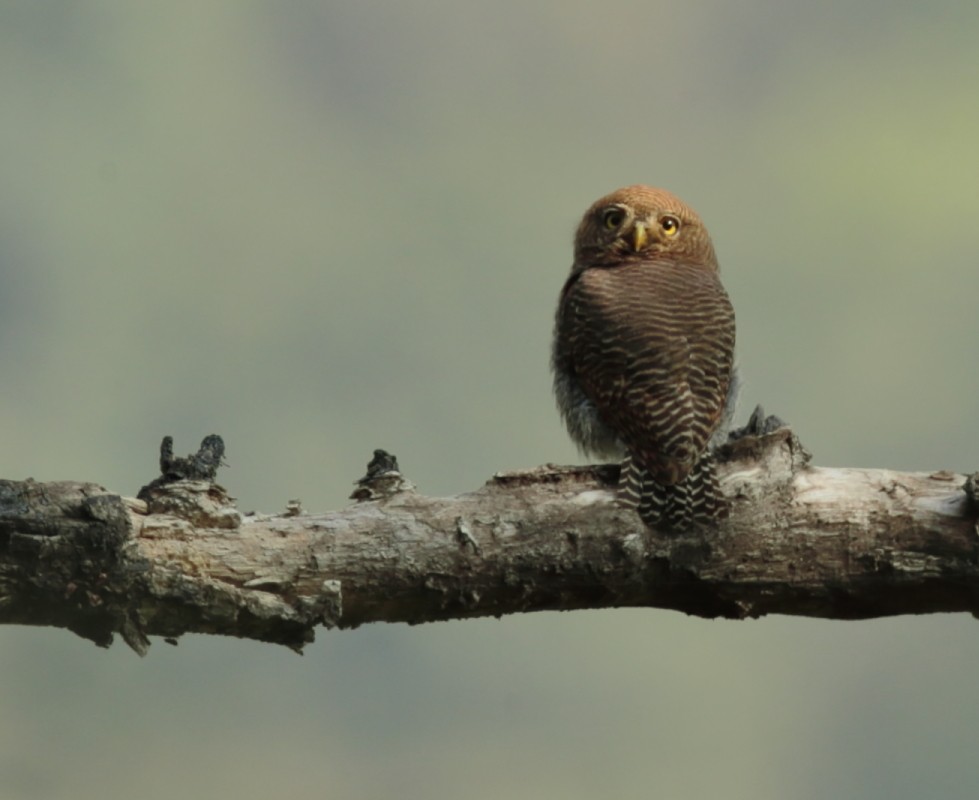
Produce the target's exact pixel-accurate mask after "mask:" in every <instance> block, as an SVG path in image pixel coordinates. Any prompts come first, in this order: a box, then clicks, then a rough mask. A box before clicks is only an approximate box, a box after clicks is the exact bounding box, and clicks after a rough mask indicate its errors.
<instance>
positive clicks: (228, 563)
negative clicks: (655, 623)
mask: <svg viewBox="0 0 979 800" xmlns="http://www.w3.org/2000/svg"><path fill="white" fill-rule="evenodd" d="M202 452H203V451H202ZM218 455H219V454H218ZM719 458H720V461H721V463H720V475H721V482H722V486H723V488H724V491H725V494H726V496H727V497H728V500H729V503H730V507H731V514H730V517H729V519H727V520H726V521H725V522H723V523H722V524H720V525H719V526H718V527H716V528H710V529H701V530H697V531H693V532H690V533H688V534H685V535H682V536H666V535H663V534H660V533H657V532H655V531H651V530H649V529H647V528H645V527H644V526H643V525H642V523H641V522H640V521H639V519H638V517H636V515H635V514H634V513H633V512H631V511H629V510H628V509H623V508H620V507H618V506H617V505H616V504H615V502H614V493H613V489H614V485H615V480H616V478H617V472H618V469H617V467H615V466H608V465H606V466H591V467H558V466H553V465H546V466H543V467H538V468H536V469H532V470H526V471H521V472H509V473H501V474H497V475H495V476H494V477H493V478H492V480H490V481H489V482H488V483H487V484H486V485H485V486H483V487H482V488H480V489H478V490H477V491H474V492H471V493H468V494H463V495H459V496H457V497H449V498H434V497H425V496H423V495H420V494H418V493H417V492H415V490H414V488H413V487H412V486H411V485H410V484H409V483H408V482H407V480H406V479H405V478H404V477H403V476H402V475H401V474H400V473H399V472H398V471H397V470H396V468H395V467H396V462H393V460H392V461H389V462H384V461H383V459H382V461H380V462H376V463H378V464H381V466H380V467H377V468H375V469H374V472H373V473H370V472H369V474H368V476H367V477H365V478H364V479H362V480H361V481H360V486H359V488H358V490H357V492H355V496H356V497H357V498H358V501H357V502H356V503H355V504H353V505H351V506H350V507H348V508H346V509H344V510H342V511H336V512H331V513H326V514H305V513H302V512H301V509H299V508H298V505H294V506H293V507H291V508H290V509H289V510H288V511H287V513H286V514H283V515H264V514H263V515H252V516H246V517H242V516H241V515H240V514H239V513H238V512H237V510H235V509H234V507H233V506H232V503H231V500H230V498H229V497H228V495H227V493H226V492H225V491H224V490H223V489H222V488H221V487H220V486H218V485H217V484H215V483H213V482H211V481H209V480H190V479H187V478H186V477H185V475H186V474H187V473H186V471H185V472H184V473H183V474H170V475H169V477H168V478H161V479H158V480H157V481H154V482H153V483H152V484H150V485H149V486H147V487H145V488H144V491H143V492H142V493H141V497H142V499H135V498H124V497H120V496H118V495H116V494H112V493H111V492H107V491H106V490H105V489H103V488H102V487H100V486H96V485H94V484H88V483H72V482H64V483H36V482H34V481H30V480H28V481H21V482H16V481H0V623H8V624H11V623H12V624H22V625H55V626H59V627H64V628H68V629H70V630H72V631H74V632H76V633H78V634H79V635H82V636H85V637H86V638H89V639H91V640H93V641H95V642H96V643H98V644H100V645H104V646H107V645H108V644H109V643H111V641H112V639H113V634H114V633H120V634H121V635H122V636H123V638H124V639H125V640H126V641H127V642H128V643H129V644H130V645H131V646H132V647H133V648H134V649H135V650H137V652H140V653H143V652H145V651H146V648H147V646H148V644H149V640H148V638H147V637H149V636H162V637H166V638H167V639H168V640H170V641H173V640H175V638H176V637H179V636H181V635H182V634H184V633H188V632H195V633H211V634H222V635H230V636H239V637H248V638H253V639H259V640H262V641H269V642H278V643H281V644H285V645H288V646H290V647H292V648H294V649H296V650H300V649H301V648H302V646H303V645H304V644H305V643H307V642H309V641H312V639H313V632H314V629H315V628H316V627H317V626H318V625H324V626H326V627H328V628H332V627H340V628H351V627H356V626H358V625H361V624H363V623H366V622H379V621H385V622H408V623H411V624H414V623H420V622H429V621H433V620H446V619H460V618H466V617H479V616H487V615H493V616H497V617H499V616H501V615H503V614H510V613H516V612H528V611H543V610H571V609H578V608H610V607H619V606H646V607H656V608H668V609H676V610H678V611H683V612H685V613H688V614H695V615H698V616H703V617H732V618H745V617H758V616H762V615H764V614H772V613H778V614H797V615H806V616H816V617H827V618H836V619H857V618H865V617H875V616H886V615H893V614H911V613H933V612H948V611H970V612H972V613H973V614H976V613H977V611H979V526H977V511H979V502H977V490H976V485H977V481H976V476H972V477H969V478H967V477H966V476H963V475H957V474H954V473H949V472H939V473H933V474H926V473H899V472H891V471H887V470H872V469H832V468H818V467H813V466H810V465H809V456H808V453H806V451H805V450H804V449H803V447H802V446H801V444H800V443H799V441H798V439H797V438H796V437H795V436H794V435H793V434H792V432H791V431H790V430H789V429H787V428H782V429H780V430H777V431H775V432H773V433H769V434H765V435H761V436H753V435H749V436H744V437H743V438H741V439H739V440H737V441H734V442H732V443H730V444H728V445H725V446H724V447H723V448H722V449H721V451H720V453H719ZM177 461H180V460H174V461H172V462H170V463H174V464H175V463H177ZM161 464H162V465H163V467H164V472H166V464H165V463H164V460H163V459H161ZM372 466H375V465H374V464H372ZM215 468H216V464H215ZM207 474H213V473H207Z"/></svg>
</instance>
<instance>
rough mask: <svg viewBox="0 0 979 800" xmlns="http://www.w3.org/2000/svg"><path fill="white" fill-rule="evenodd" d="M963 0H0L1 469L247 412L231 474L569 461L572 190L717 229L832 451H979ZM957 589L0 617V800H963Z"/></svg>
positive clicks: (767, 381)
mask: <svg viewBox="0 0 979 800" xmlns="http://www.w3.org/2000/svg"><path fill="white" fill-rule="evenodd" d="M977 36H979V4H974V3H973V4H969V3H962V2H960V1H959V0H935V2H932V3H929V4H922V3H919V2H911V0H900V1H898V2H895V0H886V1H885V0H866V2H861V3H853V2H850V1H849V0H846V1H844V0H830V1H828V2H823V3H807V2H803V0H794V1H790V2H785V1H784V0H744V1H743V2H739V3H731V2H727V1H726V0H713V2H698V3H683V4H678V3H672V2H660V0H643V1H642V2H638V1H637V2H633V0H620V2H618V3H616V4H614V5H609V4H604V5H603V4H598V3H591V2H589V3H586V2H578V1H577V0H520V2H515V1H514V0H497V1H496V2H494V3H479V4H477V3H457V2H451V0H421V1H419V2H414V3H394V2H379V1H377V0H361V2H358V3H339V2H315V3H314V2H300V1H299V0H295V1H293V2H287V3H286V2H283V3H271V2H268V3H257V2H223V1H222V0H208V2H205V3H200V2H183V1H182V0H179V1H175V0H171V2H168V3H166V4H162V3H159V4H136V3H125V2H77V3H65V2H48V3H37V2H32V1H31V0H23V1H21V2H18V1H17V0H6V1H5V2H2V3H0V98H2V103H3V112H2V120H0V375H2V376H3V389H2V391H0V420H2V433H0V476H2V477H4V478H8V479H23V478H26V477H28V476H31V477H33V478H35V479H37V480H41V481H47V480H56V479H74V480H88V481H94V482H97V483H101V484H102V485H104V486H105V487H107V488H109V489H111V490H113V491H117V492H119V493H122V494H128V495H133V494H135V492H136V491H137V490H138V489H139V487H140V486H141V485H142V484H143V483H145V482H147V481H148V480H149V479H151V478H152V477H154V475H155V474H156V464H157V453H158V447H159V443H160V439H161V438H162V436H163V435H165V434H172V435H174V437H175V439H176V450H177V451H178V453H180V454H184V453H187V452H190V451H192V450H195V449H196V447H197V445H198V443H199V442H200V440H201V438H202V437H203V436H205V435H206V434H209V433H220V434H221V435H223V436H224V438H225V440H226V442H227V447H228V452H227V459H228V461H229V462H230V464H231V466H230V468H228V469H226V470H224V471H223V472H222V474H221V478H222V482H223V483H224V484H225V485H226V486H227V487H228V488H229V490H230V491H231V492H232V493H233V494H234V495H236V496H237V497H238V498H239V504H240V507H241V508H242V509H243V510H250V509H258V510H261V511H267V512H272V511H278V510H281V509H283V508H284V506H285V504H286V502H287V501H288V500H289V499H290V498H294V497H299V498H301V499H302V501H303V505H304V507H305V508H306V509H308V510H310V511H315V512H319V511H326V510H329V509H337V508H341V507H343V506H344V505H345V504H346V502H347V501H346V497H347V495H348V494H349V492H350V490H351V483H352V482H353V481H354V480H355V479H356V478H357V477H359V476H360V475H362V474H363V472H364V468H365V466H366V464H367V461H368V460H369V458H370V455H371V451H372V450H373V448H375V447H383V448H385V449H388V450H390V451H392V452H394V453H396V454H397V456H398V458H399V460H400V463H401V465H402V467H403V468H404V470H405V472H406V473H407V475H408V477H409V478H411V479H412V480H413V481H414V482H415V483H416V484H417V485H418V487H419V490H420V491H422V492H425V493H427V494H435V495H445V494H453V493H457V492H462V491H466V490H470V489H474V488H476V487H478V486H479V485H481V484H482V483H483V482H484V481H485V480H486V479H488V478H489V477H490V476H491V475H492V473H493V472H495V471H497V470H502V469H512V468H521V467H531V466H535V465H538V464H541V463H544V462H548V461H555V462H564V463H569V462H574V461H576V460H577V459H578V456H577V455H576V453H575V451H574V449H573V447H572V446H571V444H570V443H569V441H568V439H567V437H566V435H565V433H564V431H563V430H562V428H561V426H560V423H559V420H558V416H557V413H556V412H555V410H554V407H553V401H552V398H551V393H550V376H549V374H548V350H549V342H550V334H551V324H552V315H553V310H554V306H555V303H556V298H557V294H558V291H559V289H560V287H561V284H562V282H563V280H564V278H565V275H566V273H567V270H568V267H569V266H570V261H571V236H572V233H573V230H574V227H575V224H576V222H577V220H578V218H579V216H580V215H581V213H582V212H583V211H584V209H585V208H586V207H587V206H588V205H589V204H590V203H591V202H592V201H593V200H595V199H596V198H597V197H599V196H600V195H602V194H604V193H606V192H608V191H610V190H612V189H614V188H616V187H618V186H620V185H623V184H628V183H635V182H645V183H651V184H655V185H660V186H664V187H667V188H669V189H671V190H672V191H674V192H676V193H677V194H679V195H680V196H681V197H683V198H684V199H685V200H687V201H688V202H689V203H690V204H691V205H693V206H694V207H695V208H696V209H698V210H699V211H700V213H701V215H702V216H703V217H704V219H705V220H706V222H707V225H708V227H709V228H710V230H711V232H712V235H713V238H714V243H715V245H716V248H717V251H718V253H719V256H720V259H721V264H722V269H723V273H724V281H725V283H726V285H727V288H728V290H729V292H730V294H731V296H732V299H733V301H734V304H735V308H736V309H737V314H738V324H739V328H738V338H739V352H740V363H741V368H742V373H743V377H744V379H745V384H746V386H745V390H744V392H743V395H742V408H743V410H742V413H741V414H740V417H741V419H743V418H744V417H745V416H746V415H747V413H748V412H749V411H750V409H751V407H752V406H753V405H754V404H755V403H758V402H761V403H763V404H765V406H766V409H767V410H769V411H770V412H774V413H778V414H779V415H780V416H782V417H784V418H785V419H787V420H788V421H789V422H791V423H792V424H793V426H794V427H795V429H796V431H797V432H798V433H799V434H800V436H801V437H802V439H803V441H804V443H805V444H806V445H807V446H808V447H809V449H811V450H812V452H813V453H814V456H815V462H816V463H817V464H822V465H836V466H873V467H887V468H894V469H905V470H936V469H951V470H956V471H973V470H975V469H977V468H979V426H977V422H976V420H977V410H979V369H977V366H976V365H977V353H976V346H977V343H979V314H977V311H979V306H977V294H979V270H977V254H979V224H977V220H979V190H977V177H979V144H977V143H979V102H977V101H976V98H977V89H976V87H977V83H979V50H977V47H976V40H977ZM977 663H979V628H977V623H976V622H975V620H973V619H971V618H969V617H966V616H964V615H944V616H932V617H919V618H901V619H893V620H880V621H869V622H859V623H841V622H828V621H817V620H807V619H791V618H770V619H763V620H758V621H749V622H725V621H715V622H708V621H704V620H700V619H693V618H686V617H684V616H682V615H679V614H676V613H672V612H663V611H654V610H629V611H615V610H612V611H601V612H588V613H586V612H576V613H572V614H556V613H547V614H537V615H528V616H523V617H510V618H506V619H502V620H499V621H497V620H486V621H484V620H478V621H467V622H455V623H439V624H434V625H429V626H422V627H417V628H408V627H406V626H393V625H390V626H384V625H375V626H368V627H365V628H362V629H360V630H357V631H349V632H331V633H328V632H325V631H322V632H320V634H319V638H318V641H317V642H316V643H315V644H313V645H311V646H310V647H309V648H308V649H307V653H306V655H305V656H304V657H302V658H300V657H297V656H296V655H294V654H293V653H291V652H289V651H287V650H285V649H275V648H273V647H272V646H270V645H261V644H257V643H254V642H245V641H237V640H223V639H217V638H207V637H185V638H184V639H182V640H181V642H180V645H179V647H176V648H174V647H169V646H168V645H166V644H164V643H163V642H157V643H155V644H154V646H153V648H152V649H151V651H150V654H149V656H148V657H147V658H145V659H139V658H137V657H136V656H135V655H134V654H132V653H131V652H130V651H129V650H128V649H127V648H126V647H125V646H124V645H121V644H117V645H116V646H115V647H113V648H112V649H110V650H108V651H106V650H100V649H97V648H95V647H94V646H92V645H91V644H90V643H88V642H86V641H83V640H81V639H78V638H75V637H74V636H73V635H72V634H70V633H68V632H66V631H61V630H42V629H29V628H12V627H6V628H3V629H0V679H2V687H3V688H2V689H0V800H8V798H9V799H10V800H21V799H22V798H23V799H25V800H26V799H27V798H45V800H48V799H51V798H68V797H71V798H81V799H82V800H86V799H87V798H106V797H109V798H114V797H128V796H138V797H140V798H142V800H158V799H159V798H171V797H174V796H185V797H235V798H240V799H242V800H250V799H251V798H267V797H269V796H274V795H281V796H288V797H296V798H307V797H308V798H313V797H336V798H353V799H356V800H359V799H360V798H364V799H365V800H366V799H368V798H371V799H373V798H386V797H395V796H397V797H407V798H415V797H418V798H432V799H433V800H440V799H441V798H458V797H461V796H464V797H467V798H474V799H475V800H481V799H482V798H498V797H516V798H542V797H558V796H560V797H562V798H567V799H568V800H575V799H576V798H582V799H583V800H584V799H587V800H591V798H594V797H625V796H637V795H644V796H652V797H660V798H702V797H711V796H724V797H725V798H728V799H729V800H740V799H741V798H752V799H753V800H759V799H761V800H767V799H769V798H771V799H772V800H775V799H781V798H803V799H804V800H805V799H807V798H813V799H814V800H815V798H820V799H822V798H826V797H860V798H889V799H893V798H920V797H922V796H928V797H941V798H973V797H975V795H976V791H977V788H979V761H977V760H976V758H975V741H974V740H975V732H976V730H977V728H979V696H977V688H976V686H977V684H976V680H975V665H976V664H977Z"/></svg>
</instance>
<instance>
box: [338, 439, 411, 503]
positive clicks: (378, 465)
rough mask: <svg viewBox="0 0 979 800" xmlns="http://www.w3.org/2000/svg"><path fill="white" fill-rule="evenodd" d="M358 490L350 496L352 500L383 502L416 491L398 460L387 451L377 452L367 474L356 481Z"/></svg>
mask: <svg viewBox="0 0 979 800" xmlns="http://www.w3.org/2000/svg"><path fill="white" fill-rule="evenodd" d="M356 486H357V488H356V489H354V490H353V492H352V493H351V495H350V499H351V500H357V501H360V502H363V501H365V500H383V499H384V498H387V497H391V496H392V495H395V494H398V493H400V492H410V491H412V490H414V488H415V486H414V484H413V483H412V482H411V481H409V480H408V479H407V478H405V477H404V475H402V474H401V470H400V468H399V467H398V459H397V457H396V456H394V455H393V454H391V453H389V452H387V451H386V450H380V449H378V450H375V451H374V457H373V458H371V460H370V462H369V463H368V464H367V474H366V475H364V477H363V478H360V479H359V480H358V481H356Z"/></svg>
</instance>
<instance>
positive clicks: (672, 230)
mask: <svg viewBox="0 0 979 800" xmlns="http://www.w3.org/2000/svg"><path fill="white" fill-rule="evenodd" d="M659 225H660V227H661V228H662V229H663V233H665V234H666V235H667V236H669V237H673V236H676V235H677V234H678V233H679V232H680V220H678V219H677V218H676V217H671V216H665V217H663V219H661V220H660V221H659Z"/></svg>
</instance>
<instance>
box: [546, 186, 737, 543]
mask: <svg viewBox="0 0 979 800" xmlns="http://www.w3.org/2000/svg"><path fill="white" fill-rule="evenodd" d="M733 358H734V311H733V309H732V308H731V304H730V301H729V300H728V297H727V294H726V293H725V291H724V288H723V287H722V286H721V283H720V279H719V277H718V266H717V259H716V256H715V255H714V248H713V245H712V244H711V241H710V237H709V236H708V234H707V231H706V229H705V228H704V225H703V223H702V222H701V220H700V218H699V217H698V216H697V214H696V213H695V212H694V211H693V210H692V209H690V208H689V207H688V206H686V205H685V204H684V203H683V202H682V201H680V200H679V199H678V198H676V197H674V196H673V195H671V194H670V193H669V192H665V191H663V190H660V189H652V188H649V187H646V186H630V187H627V188H625V189H620V190H619V191H617V192H614V193H612V194H611V195H608V196H606V197H603V198H602V199H600V200H599V201H598V202H596V203H595V204H594V205H593V206H592V207H591V208H590V209H589V210H588V211H587V212H586V214H585V216H584V218H583V219H582V221H581V224H580V225H579V227H578V232H577V236H576V238H575V261H574V265H573V266H572V269H571V276H570V277H569V278H568V280H567V282H566V283H565V286H564V290H563V291H562V293H561V300H560V303H559V305H558V312H557V322H556V326H555V335H554V347H553V354H552V366H553V369H554V387H555V394H556V396H557V401H558V407H559V408H560V410H561V413H562V415H563V417H564V419H565V422H566V424H567V427H568V430H569V432H570V433H571V436H572V438H573V439H574V440H575V441H576V442H577V444H578V445H579V446H580V447H581V448H582V449H583V450H584V451H585V452H588V453H591V454H594V455H598V456H606V457H607V456H610V455H615V456H617V457H622V456H624V457H625V460H624V462H623V468H622V479H621V482H620V484H621V489H620V498H621V500H622V501H623V502H624V503H626V504H628V505H630V506H634V507H636V508H637V510H638V512H639V514H640V516H641V517H642V518H643V519H644V520H645V521H646V522H647V523H648V524H649V525H651V526H654V527H661V526H662V527H667V528H669V529H672V530H675V531H679V530H684V529H686V528H689V527H690V526H691V525H692V524H694V523H697V522H709V521H712V520H715V519H717V518H718V517H719V516H721V515H723V513H724V511H725V505H724V502H723V497H722V495H721V492H720V488H719V486H718V484H717V479H716V477H715V474H714V466H713V457H712V455H711V452H710V447H709V445H710V443H711V440H712V439H715V441H716V438H717V437H719V436H720V435H721V434H720V431H721V429H722V428H723V427H724V425H725V424H726V422H727V421H728V419H729V417H730V414H731V412H733V395H734V383H735V381H734V380H732V376H733Z"/></svg>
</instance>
